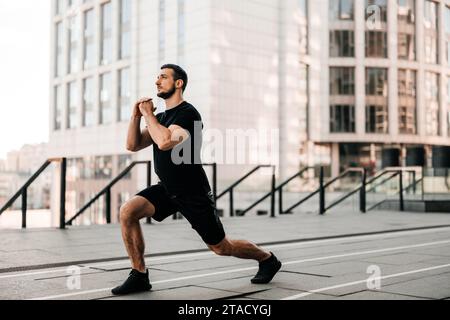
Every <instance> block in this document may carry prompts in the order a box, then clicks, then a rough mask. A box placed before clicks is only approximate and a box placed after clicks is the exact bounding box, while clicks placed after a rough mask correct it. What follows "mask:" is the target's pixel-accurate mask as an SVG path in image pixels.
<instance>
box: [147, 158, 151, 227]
mask: <svg viewBox="0 0 450 320" xmlns="http://www.w3.org/2000/svg"><path fill="white" fill-rule="evenodd" d="M151 184H152V162H151V161H149V162H147V188H150V186H151ZM147 224H152V218H147Z"/></svg>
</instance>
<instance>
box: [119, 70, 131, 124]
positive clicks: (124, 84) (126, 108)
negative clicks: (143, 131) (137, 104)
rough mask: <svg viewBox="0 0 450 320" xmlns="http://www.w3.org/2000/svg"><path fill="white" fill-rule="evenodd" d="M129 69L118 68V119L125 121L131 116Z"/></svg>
mask: <svg viewBox="0 0 450 320" xmlns="http://www.w3.org/2000/svg"><path fill="white" fill-rule="evenodd" d="M130 80H131V78H130V69H129V68H125V69H122V70H119V85H120V88H119V108H120V121H127V120H128V119H129V118H130V117H131V83H130Z"/></svg>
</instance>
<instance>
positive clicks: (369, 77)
mask: <svg viewBox="0 0 450 320" xmlns="http://www.w3.org/2000/svg"><path fill="white" fill-rule="evenodd" d="M387 93H388V79H387V69H384V68H367V69H366V95H369V96H383V97H387Z"/></svg>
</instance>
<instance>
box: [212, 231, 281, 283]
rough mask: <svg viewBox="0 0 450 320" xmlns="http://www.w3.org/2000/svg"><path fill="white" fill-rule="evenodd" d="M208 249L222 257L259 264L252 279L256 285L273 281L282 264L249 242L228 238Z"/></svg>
mask: <svg viewBox="0 0 450 320" xmlns="http://www.w3.org/2000/svg"><path fill="white" fill-rule="evenodd" d="M208 247H209V248H210V249H211V250H212V251H214V252H215V253H216V254H218V255H221V256H232V257H236V258H240V259H254V260H256V261H258V262H259V270H258V273H257V274H256V275H255V276H254V277H253V278H252V279H251V282H252V283H254V284H266V283H269V282H270V281H272V279H273V277H274V276H275V274H276V273H277V272H278V271H279V270H280V268H281V266H282V264H281V262H280V261H279V260H278V259H277V257H276V256H275V255H274V254H273V253H272V252H267V251H265V250H263V249H261V248H260V247H258V246H257V245H255V244H254V243H251V242H250V241H247V240H230V239H228V238H227V237H225V239H223V240H222V242H220V243H219V244H218V245H215V246H211V245H208Z"/></svg>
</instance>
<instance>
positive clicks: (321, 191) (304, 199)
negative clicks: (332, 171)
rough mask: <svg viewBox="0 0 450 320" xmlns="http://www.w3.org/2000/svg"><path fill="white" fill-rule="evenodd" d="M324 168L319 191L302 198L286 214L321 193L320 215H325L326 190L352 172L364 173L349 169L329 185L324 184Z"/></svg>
mask: <svg viewBox="0 0 450 320" xmlns="http://www.w3.org/2000/svg"><path fill="white" fill-rule="evenodd" d="M323 169H324V168H323V167H320V179H319V180H320V187H319V188H317V190H315V191H313V192H312V193H310V194H309V195H307V196H306V197H304V198H302V199H301V200H300V201H298V202H297V203H295V204H294V205H292V206H291V207H289V208H288V209H286V211H285V212H290V211H292V210H293V209H295V208H297V207H298V206H300V205H301V204H303V203H304V202H306V201H307V200H309V199H310V198H312V197H313V196H315V195H316V194H318V193H320V194H321V195H320V208H319V211H320V214H324V213H325V211H326V208H325V192H324V190H325V188H326V187H329V186H330V185H331V184H333V183H334V182H336V181H338V180H340V179H342V178H344V177H345V176H347V175H348V174H350V173H352V172H364V169H363V168H349V169H347V170H345V171H344V172H343V173H341V174H340V175H338V176H337V177H335V178H333V179H331V180H330V181H328V182H327V183H325V184H324V182H323Z"/></svg>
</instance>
